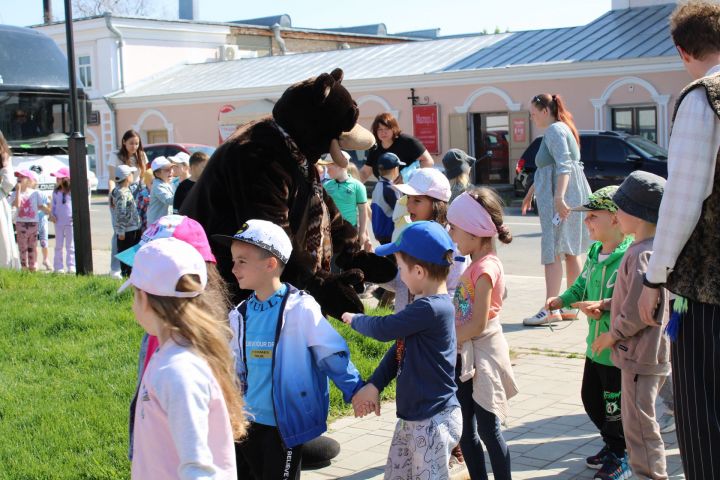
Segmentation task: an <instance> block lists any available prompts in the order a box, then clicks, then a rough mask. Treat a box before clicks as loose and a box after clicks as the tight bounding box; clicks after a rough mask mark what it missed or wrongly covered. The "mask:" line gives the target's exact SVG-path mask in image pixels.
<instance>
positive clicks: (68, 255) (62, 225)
mask: <svg viewBox="0 0 720 480" xmlns="http://www.w3.org/2000/svg"><path fill="white" fill-rule="evenodd" d="M52 175H53V176H54V177H56V183H57V185H56V186H55V190H53V195H52V205H51V211H52V215H51V216H50V220H51V221H52V222H53V223H54V224H55V257H54V258H53V269H54V270H55V272H56V273H62V272H63V271H64V270H63V245H64V246H65V266H66V268H67V272H68V273H75V234H74V232H73V217H72V198H70V169H69V168H67V167H63V168H61V169H60V170H58V171H57V172H55V173H53V174H52Z"/></svg>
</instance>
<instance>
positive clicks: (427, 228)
mask: <svg viewBox="0 0 720 480" xmlns="http://www.w3.org/2000/svg"><path fill="white" fill-rule="evenodd" d="M454 250H455V246H454V245H453V241H452V239H451V238H450V235H449V234H448V232H447V230H445V227H443V226H442V225H440V224H439V223H437V222H429V221H420V222H413V223H411V224H410V225H408V226H407V227H405V229H404V230H403V231H402V233H401V234H400V236H399V237H398V239H397V240H395V242H393V243H386V244H385V245H380V246H379V247H377V248H376V249H375V253H376V254H377V255H380V256H383V257H384V256H387V255H392V254H393V253H397V252H403V253H407V254H408V255H410V256H411V257H415V258H417V259H418V260H422V261H424V262H428V263H434V264H436V265H443V266H449V265H451V263H452V262H448V260H447V256H448V252H453V251H454Z"/></svg>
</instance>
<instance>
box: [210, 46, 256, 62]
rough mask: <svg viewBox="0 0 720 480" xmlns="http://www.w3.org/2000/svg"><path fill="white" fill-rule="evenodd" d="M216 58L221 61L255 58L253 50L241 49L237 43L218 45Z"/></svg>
mask: <svg viewBox="0 0 720 480" xmlns="http://www.w3.org/2000/svg"><path fill="white" fill-rule="evenodd" d="M218 50H219V52H218V58H219V59H220V60H222V61H229V60H238V59H240V58H256V57H257V52H256V51H254V50H242V49H241V48H240V47H238V46H237V45H222V46H220V47H218Z"/></svg>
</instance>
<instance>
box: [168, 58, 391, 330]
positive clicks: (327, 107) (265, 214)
mask: <svg viewBox="0 0 720 480" xmlns="http://www.w3.org/2000/svg"><path fill="white" fill-rule="evenodd" d="M342 77H343V73H342V70H340V69H335V70H334V71H333V72H332V73H323V74H321V75H319V76H318V77H315V78H310V79H308V80H304V81H302V82H299V83H296V84H294V85H292V86H290V87H289V88H288V89H287V90H286V91H285V92H284V93H283V95H282V96H281V97H280V99H279V100H278V101H277V103H276V104H275V107H274V108H273V116H272V117H267V118H264V119H262V120H258V121H255V122H250V123H249V124H246V125H243V126H241V127H240V128H238V130H237V131H236V132H235V133H233V135H231V136H230V137H229V138H228V139H227V140H226V141H225V143H223V144H222V145H221V146H220V147H219V148H218V149H217V150H216V151H215V153H214V154H213V155H212V157H211V158H210V161H209V162H208V164H207V166H206V168H205V171H204V172H203V174H202V176H201V177H200V179H199V180H198V182H197V183H196V184H195V186H194V187H193V188H192V190H190V193H189V194H188V196H187V198H186V199H185V201H184V202H183V205H182V206H181V209H180V213H182V214H183V215H187V216H189V217H191V218H194V219H195V220H197V221H198V222H199V223H200V224H201V225H202V226H203V228H204V229H205V233H206V234H207V235H208V238H212V236H213V235H215V234H222V235H232V234H234V233H235V232H236V231H237V230H238V229H240V227H241V226H242V225H243V223H245V222H246V221H247V220H249V219H253V218H256V219H261V220H268V221H271V222H273V223H275V224H277V225H280V226H281V227H282V228H283V229H285V231H286V232H287V233H288V235H289V236H290V239H291V240H292V243H293V254H292V255H291V257H290V260H289V262H288V264H287V265H286V268H285V270H284V272H283V276H282V280H283V281H287V282H289V283H291V284H292V285H294V286H296V287H297V288H300V289H305V290H307V291H308V292H310V293H311V294H312V295H313V296H314V297H315V299H316V300H317V301H318V303H319V304H320V306H321V307H322V309H323V311H324V312H326V313H328V314H330V315H333V316H335V317H337V318H339V316H340V315H341V314H342V313H343V312H345V311H350V312H361V311H362V310H363V305H362V302H361V301H360V299H359V298H358V296H357V293H356V292H355V288H358V287H360V286H361V285H362V282H363V281H364V280H365V281H369V282H375V283H383V282H387V281H390V280H392V279H393V278H394V277H395V275H396V272H397V269H396V267H395V265H394V264H393V262H392V261H390V260H389V259H387V258H383V257H378V256H376V255H374V254H372V253H367V252H364V251H363V250H361V249H360V246H359V245H358V236H357V231H356V230H355V228H354V227H352V225H350V224H349V223H348V222H346V221H344V220H343V219H342V217H341V216H340V213H339V211H338V209H337V207H336V206H335V204H334V202H333V201H332V198H331V197H330V196H329V195H327V193H326V192H325V190H324V189H323V187H322V184H321V183H320V178H319V174H318V172H317V169H316V168H315V163H316V162H317V160H318V159H319V157H320V156H321V155H322V154H324V153H328V152H329V153H330V154H331V155H332V158H333V160H334V161H335V162H336V163H338V164H341V165H342V164H343V163H344V164H346V163H347V160H345V158H344V156H343V155H342V153H341V148H345V149H348V150H360V149H367V148H369V147H370V146H372V143H373V141H374V139H373V137H372V134H371V133H370V132H369V131H367V130H366V129H364V128H363V127H361V126H360V125H358V124H357V118H358V107H357V104H356V103H355V101H354V100H353V99H352V96H351V95H350V93H349V92H348V91H347V90H346V89H345V87H343V86H342V83H341V82H342ZM211 246H212V249H213V253H214V254H215V257H216V258H217V261H218V268H219V270H220V273H221V274H222V275H223V277H224V278H225V279H226V281H227V283H228V286H229V288H230V290H231V293H232V294H233V300H234V301H236V302H237V301H240V300H242V299H243V298H245V297H246V296H247V295H248V294H249V292H243V291H240V290H238V286H237V281H236V280H235V278H234V276H233V274H232V258H231V255H230V249H229V248H228V247H227V246H225V245H221V244H218V243H214V242H213V243H211ZM333 257H335V264H336V265H337V266H338V267H340V268H341V269H343V270H344V271H343V272H342V273H339V274H332V273H331V272H330V261H331V258H333Z"/></svg>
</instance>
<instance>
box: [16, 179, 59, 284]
mask: <svg viewBox="0 0 720 480" xmlns="http://www.w3.org/2000/svg"><path fill="white" fill-rule="evenodd" d="M15 176H16V177H17V179H18V182H17V185H16V187H15V191H14V192H13V194H12V196H11V197H10V203H11V204H12V206H13V207H14V208H15V209H16V210H17V216H16V217H15V230H16V233H17V243H18V250H19V251H20V265H21V266H22V268H23V269H25V270H30V271H31V272H34V271H35V262H36V257H37V237H38V222H37V216H38V211H40V210H43V211H44V212H45V213H47V214H49V213H50V209H49V208H47V205H46V204H45V200H44V197H43V195H42V194H41V193H40V192H39V191H38V190H35V189H34V188H33V185H35V184H36V183H37V181H38V176H37V174H36V173H35V172H33V171H32V170H27V169H21V170H18V171H16V172H15Z"/></svg>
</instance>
